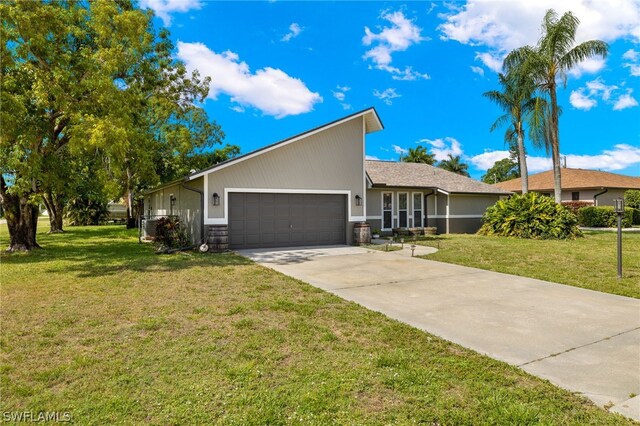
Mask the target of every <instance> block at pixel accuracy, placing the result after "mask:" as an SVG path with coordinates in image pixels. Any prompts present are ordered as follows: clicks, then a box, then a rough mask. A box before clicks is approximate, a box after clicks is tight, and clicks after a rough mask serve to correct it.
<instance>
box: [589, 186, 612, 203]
mask: <svg viewBox="0 0 640 426" xmlns="http://www.w3.org/2000/svg"><path fill="white" fill-rule="evenodd" d="M601 189H604V191H602V192H598V193H597V194H596V195H594V196H593V205H594V206H597V205H598V200H597V198H598V197H599V196H601V195H602V194H606V193H607V192H609V188H601Z"/></svg>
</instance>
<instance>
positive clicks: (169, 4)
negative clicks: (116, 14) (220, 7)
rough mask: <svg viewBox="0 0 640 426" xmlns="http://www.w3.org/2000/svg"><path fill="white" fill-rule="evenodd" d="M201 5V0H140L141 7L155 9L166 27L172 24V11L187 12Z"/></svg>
mask: <svg viewBox="0 0 640 426" xmlns="http://www.w3.org/2000/svg"><path fill="white" fill-rule="evenodd" d="M201 7H202V2H201V1H200V0H140V8H142V9H151V10H153V11H154V13H155V14H156V16H158V17H159V18H160V19H162V22H163V23H164V25H165V26H166V27H169V26H171V14H172V13H185V12H188V11H190V10H198V9H200V8H201Z"/></svg>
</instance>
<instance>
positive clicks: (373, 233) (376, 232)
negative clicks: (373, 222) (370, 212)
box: [371, 228, 380, 239]
mask: <svg viewBox="0 0 640 426" xmlns="http://www.w3.org/2000/svg"><path fill="white" fill-rule="evenodd" d="M371 238H375V239H377V238H380V230H379V229H377V228H376V229H374V230H373V231H371Z"/></svg>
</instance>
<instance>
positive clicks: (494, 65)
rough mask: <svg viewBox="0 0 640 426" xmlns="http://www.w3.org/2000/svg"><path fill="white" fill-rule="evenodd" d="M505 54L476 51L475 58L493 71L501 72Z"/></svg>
mask: <svg viewBox="0 0 640 426" xmlns="http://www.w3.org/2000/svg"><path fill="white" fill-rule="evenodd" d="M505 56H506V54H495V53H487V52H484V53H482V52H476V60H480V61H482V63H483V64H484V65H485V66H486V67H487V68H489V69H490V70H491V71H493V72H502V61H503V60H504V57H505Z"/></svg>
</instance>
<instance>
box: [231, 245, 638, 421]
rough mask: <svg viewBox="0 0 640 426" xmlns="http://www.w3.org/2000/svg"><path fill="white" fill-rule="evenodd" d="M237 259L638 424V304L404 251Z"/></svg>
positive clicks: (302, 252) (323, 251)
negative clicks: (474, 353)
mask: <svg viewBox="0 0 640 426" xmlns="http://www.w3.org/2000/svg"><path fill="white" fill-rule="evenodd" d="M418 250H419V252H417V253H416V254H426V253H428V252H429V251H435V249H431V248H426V247H420V248H419V249H418ZM240 254H241V255H243V256H247V257H249V258H251V259H253V260H254V261H256V262H258V263H260V264H262V265H264V266H267V267H269V268H272V269H275V270H276V271H279V272H282V273H284V274H286V275H289V276H291V277H294V278H297V279H300V280H302V281H305V282H308V283H310V284H312V285H314V286H316V287H319V288H321V289H323V290H327V291H329V292H331V293H334V294H336V295H338V296H340V297H342V298H344V299H347V300H351V301H354V302H356V303H359V304H360V305H363V306H365V307H367V308H369V309H372V310H375V311H379V312H381V313H384V314H385V315H387V316H389V317H391V318H395V319H397V320H399V321H402V322H405V323H407V324H410V325H412V326H415V327H417V328H420V329H422V330H425V331H427V332H429V333H432V334H435V335H437V336H440V337H442V338H444V339H447V340H449V341H452V342H455V343H458V344H460V345H462V346H465V347H467V348H470V349H473V350H475V351H477V352H480V353H484V354H486V355H488V356H490V357H492V358H495V359H498V360H502V361H506V362H507V363H509V364H512V365H515V366H518V367H520V368H522V369H523V370H525V371H527V372H529V373H531V374H534V375H536V376H539V377H542V378H544V379H548V380H549V381H551V382H552V383H554V384H556V385H558V386H561V387H563V388H565V389H568V390H571V391H574V392H579V393H581V394H583V395H585V396H586V397H588V398H590V399H591V400H592V401H594V402H595V403H596V404H598V405H600V406H605V405H611V404H613V407H612V408H611V409H610V410H611V411H616V412H620V413H622V414H625V415H627V416H629V417H632V418H635V419H636V420H640V396H636V397H631V395H640V300H638V299H632V298H628V297H622V296H615V295H611V294H606V293H600V292H596V291H591V290H584V289H580V288H576V287H571V286H565V285H560V284H554V283H550V282H546V281H540V280H535V279H531V278H523V277H517V276H513V275H507V274H501V273H497V272H490V271H484V270H480V269H475V268H467V267H464V266H457V265H451V264H446V263H441V262H434V261H430V260H424V259H419V258H414V257H411V252H410V250H409V249H408V248H407V247H406V246H405V249H404V250H402V251H399V252H380V251H373V250H367V249H363V248H359V247H347V246H339V247H325V248H317V247H314V248H296V249H278V250H264V249H263V250H244V251H240Z"/></svg>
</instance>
